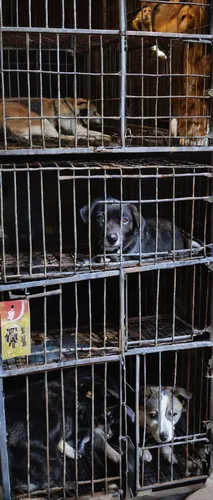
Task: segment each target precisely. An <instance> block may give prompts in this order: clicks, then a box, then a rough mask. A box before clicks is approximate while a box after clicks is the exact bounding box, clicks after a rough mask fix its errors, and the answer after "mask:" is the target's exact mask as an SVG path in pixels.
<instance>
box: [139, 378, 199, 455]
mask: <svg viewBox="0 0 213 500" xmlns="http://www.w3.org/2000/svg"><path fill="white" fill-rule="evenodd" d="M191 397H192V394H191V393H190V392H188V391H187V390H186V389H184V388H183V387H176V388H175V389H174V390H173V389H172V387H166V386H162V387H161V389H160V388H159V386H147V387H146V391H145V392H144V389H143V388H142V389H141V390H140V400H139V423H140V427H141V429H143V430H144V428H145V430H146V439H148V438H149V436H151V437H152V438H153V439H154V441H156V442H157V443H160V444H164V443H169V442H171V441H172V439H173V436H174V433H175V426H176V424H177V423H178V421H179V420H180V418H181V415H182V413H183V411H184V402H185V401H189V400H190V399H191ZM140 451H141V456H142V457H143V459H144V461H146V462H151V460H152V454H151V452H150V451H149V450H148V449H145V450H144V451H142V449H140ZM160 452H161V455H162V457H163V458H165V460H167V461H168V462H169V463H172V464H176V463H177V458H176V456H175V455H174V454H173V451H172V447H171V446H169V445H168V446H163V447H162V448H161V449H160Z"/></svg>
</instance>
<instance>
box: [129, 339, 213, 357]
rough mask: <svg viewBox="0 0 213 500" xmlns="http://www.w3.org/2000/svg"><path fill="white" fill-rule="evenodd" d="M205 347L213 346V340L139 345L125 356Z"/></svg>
mask: <svg viewBox="0 0 213 500" xmlns="http://www.w3.org/2000/svg"><path fill="white" fill-rule="evenodd" d="M203 347H209V348H212V347H213V341H210V340H204V341H202V340H201V341H199V342H195V341H192V342H185V343H182V344H167V345H155V346H150V347H138V348H136V349H130V350H129V351H127V352H125V356H135V355H136V354H141V355H145V354H153V353H156V352H167V351H184V350H188V349H200V348H203Z"/></svg>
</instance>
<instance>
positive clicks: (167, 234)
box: [80, 198, 184, 260]
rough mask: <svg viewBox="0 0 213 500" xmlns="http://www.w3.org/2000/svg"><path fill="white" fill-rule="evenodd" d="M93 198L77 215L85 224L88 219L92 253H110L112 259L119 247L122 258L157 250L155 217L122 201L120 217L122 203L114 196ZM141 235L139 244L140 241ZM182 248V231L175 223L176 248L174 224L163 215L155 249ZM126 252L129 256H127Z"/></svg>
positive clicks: (114, 257) (159, 222)
mask: <svg viewBox="0 0 213 500" xmlns="http://www.w3.org/2000/svg"><path fill="white" fill-rule="evenodd" d="M106 202H107V203H104V200H103V199H97V200H94V201H93V202H92V203H91V206H90V213H89V207H88V205H85V206H84V207H83V208H81V210H80V215H81V218H82V220H83V222H84V223H85V224H87V225H88V221H89V218H90V221H91V244H92V249H93V252H94V254H96V255H97V254H103V253H104V251H105V253H106V254H108V255H110V257H111V260H118V254H119V252H120V249H121V247H122V253H123V254H124V260H128V259H130V258H131V257H132V258H134V254H139V253H140V251H141V253H142V254H152V253H154V254H155V253H156V232H157V225H156V220H155V219H146V220H145V219H144V218H143V216H142V215H141V217H140V215H139V211H138V209H137V207H136V206H135V205H134V204H132V203H124V204H123V209H122V221H121V203H120V202H119V200H116V199H114V198H107V199H106ZM140 239H141V245H140ZM183 248H184V244H183V239H182V235H181V233H180V231H179V229H178V228H177V227H175V248H173V225H172V222H170V221H168V220H166V219H159V220H158V241H157V252H159V253H160V252H163V253H165V252H171V251H172V250H181V249H183ZM127 254H128V257H127Z"/></svg>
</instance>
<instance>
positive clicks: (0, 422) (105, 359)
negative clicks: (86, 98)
mask: <svg viewBox="0 0 213 500" xmlns="http://www.w3.org/2000/svg"><path fill="white" fill-rule="evenodd" d="M29 2H30V0H29ZM164 3H167V2H164ZM168 3H169V2H168ZM185 3H186V5H187V2H185ZM200 5H202V4H200ZM212 6H213V3H212V2H211V7H212ZM125 7H126V2H125V0H120V18H119V22H120V26H119V29H110V30H107V29H102V30H98V29H97V30H96V29H92V28H91V0H90V1H89V24H90V29H77V28H76V0H75V2H74V28H73V29H71V28H69V29H68V28H66V27H65V21H64V18H65V11H64V1H62V28H57V29H56V28H55V29H54V28H49V27H48V0H45V19H46V27H43V28H34V27H32V26H31V21H32V19H31V16H30V27H29V28H24V27H23V28H22V27H19V26H17V27H5V26H2V24H1V34H0V42H1V41H2V37H3V35H4V33H25V34H26V36H27V37H29V34H30V33H39V36H41V35H42V34H55V35H56V36H59V35H63V34H67V35H74V36H75V35H79V34H80V35H86V36H88V37H89V40H90V37H91V36H93V35H97V36H99V37H100V38H101V37H102V36H104V35H109V36H118V37H119V39H120V54H121V62H120V95H121V100H120V119H121V146H116V147H114V146H113V147H111V146H109V147H107V146H95V147H74V148H63V147H59V148H44V147H42V148H41V149H37V148H36V149H27V148H26V149H22V150H21V151H20V149H13V150H1V151H0V154H1V156H2V158H4V157H5V158H6V157H7V156H14V160H15V159H16V158H17V156H18V155H19V156H20V154H21V155H27V156H34V157H35V155H36V156H39V155H48V156H50V157H51V156H52V155H56V154H57V155H58V154H62V153H63V154H66V155H67V154H69V155H70V154H76V153H77V154H80V153H83V154H89V155H91V153H94V152H95V153H109V152H110V153H150V152H155V153H162V152H170V153H171V152H173V153H179V152H182V153H184V152H192V153H195V152H202V151H203V152H204V151H206V152H210V151H213V146H212V145H209V146H184V147H182V146H168V147H166V146H161V147H159V146H151V147H145V146H136V147H131V146H130V147H127V146H126V145H125V144H126V140H125V118H126V116H125V115H126V109H125V98H126V79H127V78H126V63H127V60H126V43H127V38H128V37H141V34H140V32H135V31H130V30H127V23H126V13H125ZM16 8H17V12H16V15H17V16H18V3H17V4H16ZM1 10H2V2H1V0H0V14H2V12H1ZM105 11H106V4H105ZM17 18H18V17H17ZM143 35H144V37H149V38H150V39H153V43H155V42H157V43H158V39H159V38H161V39H165V38H166V39H170V40H186V41H187V42H195V41H199V42H203V43H205V44H206V45H207V44H210V43H212V34H211V35H199V34H196V35H190V37H189V35H184V34H172V35H171V34H167V33H161V32H157V33H151V32H144V33H143ZM89 45H90V56H91V44H90V42H89ZM2 57H3V48H2V44H1V58H2ZM1 70H2V83H3V85H2V88H3V93H4V81H3V66H1ZM28 70H29V68H28ZM74 73H75V75H76V71H75V72H74ZM89 74H90V72H89V73H88V75H89ZM101 76H103V68H102V70H101ZM75 77H76V76H75ZM28 78H29V71H28ZM88 80H89V78H88ZM89 86H90V82H89V83H88V87H89ZM41 87H42V84H41ZM58 95H59V96H60V89H59V94H58ZM28 97H29V96H28ZM101 114H102V115H103V111H102V113H101ZM102 131H103V126H102ZM100 156H101V155H100ZM4 168H5V170H9V169H8V167H7V166H6V165H5V167H3V170H4ZM42 169H43V166H42V167H41V171H42ZM32 170H33V168H32ZM14 171H15V169H14ZM29 172H30V168H29ZM210 198H211V197H210ZM209 201H212V200H211V199H209ZM122 202H123V200H122V199H121V206H122ZM212 262H213V254H212V251H211V255H210V256H202V258H196V257H193V258H191V260H187V261H182V260H180V261H176V262H174V261H171V262H166V261H162V262H158V263H156V262H155V263H154V264H153V263H146V264H144V265H142V266H140V267H138V266H135V265H134V262H132V263H131V265H130V264H129V265H128V267H126V266H125V265H124V264H123V263H120V265H119V268H118V269H111V268H110V266H108V269H107V270H106V269H105V270H93V272H90V271H88V272H84V273H79V274H75V275H73V276H67V277H64V276H63V277H61V276H59V274H58V273H56V275H55V276H53V275H51V276H50V277H49V276H48V274H46V275H45V276H43V275H42V277H41V276H39V274H38V275H35V276H34V278H35V280H34V281H30V278H29V280H25V279H24V278H23V276H22V275H21V273H20V275H19V278H20V282H14V281H13V282H10V280H8V277H7V276H4V279H5V282H4V283H0V292H2V294H3V293H8V292H12V293H13V292H15V293H17V294H18V295H17V296H16V297H18V296H19V294H20V296H21V294H22V290H24V292H23V295H24V296H27V295H26V293H29V292H28V290H31V289H34V288H36V287H43V289H44V292H43V293H39V294H37V295H36V294H35V296H33V295H31V298H33V297H34V298H36V296H37V297H44V300H46V297H47V296H48V294H49V295H51V294H54V293H56V292H57V291H52V292H48V291H46V287H48V286H49V285H51V286H56V285H58V286H59V287H60V290H61V287H62V286H63V285H66V284H68V283H73V284H74V283H76V284H77V283H80V282H83V281H85V282H87V281H89V282H90V281H95V280H97V279H104V280H107V279H110V278H111V277H117V278H118V280H119V283H120V290H122V293H121V294H120V324H119V327H120V339H119V349H118V352H117V353H116V354H109V355H107V354H104V355H102V356H101V357H100V356H94V357H91V358H83V359H67V360H62V359H60V361H58V362H49V363H47V362H45V363H44V364H42V365H40V366H37V365H32V366H30V365H26V366H24V367H23V366H22V367H20V368H14V367H12V368H10V369H9V370H5V369H4V367H3V365H2V362H1V363H0V431H1V432H0V456H1V468H2V482H3V491H4V500H10V499H11V490H10V477H9V466H8V455H7V435H6V422H5V407H4V394H3V379H7V378H9V377H11V376H18V375H26V384H27V387H29V386H28V384H29V381H28V380H29V379H28V375H30V374H34V373H39V372H40V373H41V372H45V377H46V378H45V384H46V386H45V387H46V389H47V390H48V385H47V374H48V372H49V371H55V370H58V369H61V376H62V378H63V368H67V367H73V370H76V373H77V368H78V367H80V366H92V368H91V370H93V371H94V366H96V365H99V364H105V365H106V367H107V366H108V363H110V362H112V363H118V364H119V366H120V373H121V374H122V379H123V383H124V390H123V388H122V386H121V385H120V396H121V401H122V404H123V405H124V406H125V404H126V382H127V380H126V365H127V362H128V361H129V360H131V358H133V356H134V357H135V358H136V382H138V383H139V379H140V377H139V366H140V359H141V358H143V357H146V356H149V355H151V354H153V353H156V354H158V355H159V359H161V354H162V355H163V353H166V352H168V353H170V352H171V353H178V352H182V351H184V350H186V351H187V352H190V351H191V350H195V349H202V348H203V349H212V345H213V339H212V334H210V338H209V340H206V339H205V340H200V341H197V340H196V337H195V338H194V339H193V342H191V341H186V342H179V340H177V341H174V338H173V339H172V340H173V341H174V342H173V343H171V342H170V343H168V344H166V345H164V344H161V345H160V344H158V343H155V345H152V346H150V345H149V346H141V345H139V346H138V345H136V344H135V345H133V347H132V346H131V347H132V348H131V349H130V346H128V345H127V341H128V339H127V330H126V325H125V322H124V317H125V306H126V304H125V293H124V289H125V281H126V278H127V279H128V278H129V276H130V277H131V275H133V274H134V275H135V276H137V278H138V281H139V282H140V279H141V277H143V273H145V272H152V271H155V270H158V272H159V273H160V272H163V271H164V270H169V269H171V270H173V271H174V273H176V270H177V271H178V269H180V268H183V269H184V268H189V267H191V268H192V266H194V267H198V266H199V265H203V266H207V267H208V268H209V271H210V273H212ZM13 279H14V277H13ZM7 280H8V281H7ZM194 286H195V285H194ZM60 293H61V292H60ZM138 293H139V292H138ZM173 312H174V311H173ZM211 312H212V311H211ZM157 316H158V313H157ZM154 340H155V339H154ZM186 340H187V339H186ZM45 361H46V360H45ZM106 370H107V368H106ZM159 376H160V377H161V371H160V368H159ZM174 378H175V377H174ZM210 382H211V381H210ZM160 384H161V381H160ZM137 389H138V387H137V385H136V392H137ZM212 394H213V391H212V390H211V398H210V399H211V400H210V405H211V410H212V411H213V406H212V404H213V401H212ZM137 397H138V394H137ZM76 398H77V393H76ZM137 404H138V403H137ZM137 404H136V406H137ZM47 406H48V405H47ZM121 406H122V405H121ZM93 412H94V408H93ZM120 417H121V415H120ZM63 418H64V417H63ZM28 419H29V408H28ZM121 420H122V418H120V422H121ZM136 421H137V424H138V407H137V408H136ZM120 425H121V423H120ZM47 426H48V424H47ZM93 430H94V429H93ZM76 432H77V431H76ZM136 432H137V433H138V426H137V429H136ZM120 436H121V429H120ZM205 436H206V434H205ZM205 436H204V433H203V435H202V436H201V435H199V440H200V441H203V442H209V441H208V440H207V437H205ZM127 437H128V429H127V422H126V421H125V435H124V436H121V439H123V440H124V442H125V443H126V441H127ZM188 437H189V436H188ZM190 437H191V440H192V441H193V440H194V437H195V436H190ZM137 439H138V441H139V437H138V436H137ZM188 442H189V441H188ZM173 445H174V443H173V442H172V446H173ZM120 446H121V444H120ZM125 454H126V456H127V447H126V448H125ZM136 455H137V464H138V462H139V456H138V450H137V452H136ZM106 477H107V474H106ZM120 477H121V470H120ZM205 479H206V475H201V476H199V477H192V478H187V480H186V479H183V478H182V479H180V480H175V479H174V478H173V479H171V481H170V482H169V483H161V484H155V485H154V486H153V491H154V490H155V488H157V489H159V488H160V491H162V489H163V488H166V487H167V486H168V484H169V486H170V487H175V486H176V485H179V486H181V485H182V484H185V483H186V481H187V484H190V483H192V482H193V483H195V482H201V481H203V480H205ZM126 483H127V484H126V486H127V488H128V478H127V479H126ZM139 483H140V481H139V479H138V468H137V485H136V489H137V490H138V491H140V490H141V487H140V484H139ZM106 484H107V478H106ZM150 488H151V487H150V486H143V487H142V490H144V491H146V490H150ZM92 493H94V477H93V480H92ZM48 494H49V492H48ZM160 494H161V493H160ZM139 495H140V493H139Z"/></svg>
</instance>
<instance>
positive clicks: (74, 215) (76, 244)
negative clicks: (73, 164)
mask: <svg viewBox="0 0 213 500" xmlns="http://www.w3.org/2000/svg"><path fill="white" fill-rule="evenodd" d="M73 224H74V271H75V273H76V265H77V257H78V234H77V208H76V178H75V168H74V169H73Z"/></svg>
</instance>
